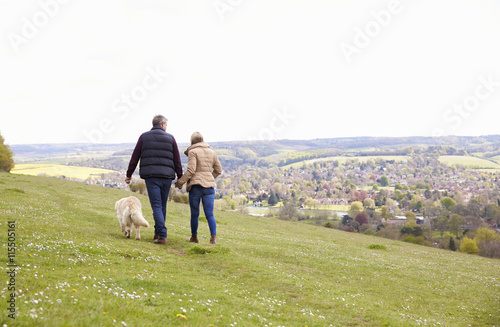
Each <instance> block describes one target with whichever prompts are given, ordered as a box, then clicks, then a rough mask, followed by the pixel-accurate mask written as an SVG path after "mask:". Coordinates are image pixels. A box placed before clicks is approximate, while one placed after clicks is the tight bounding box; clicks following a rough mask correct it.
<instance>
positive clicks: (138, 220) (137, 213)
mask: <svg viewBox="0 0 500 327" xmlns="http://www.w3.org/2000/svg"><path fill="white" fill-rule="evenodd" d="M130 217H132V221H133V222H134V225H136V226H142V227H146V228H147V227H149V223H148V221H147V220H146V219H144V217H143V216H142V212H141V210H132V212H131V215H130Z"/></svg>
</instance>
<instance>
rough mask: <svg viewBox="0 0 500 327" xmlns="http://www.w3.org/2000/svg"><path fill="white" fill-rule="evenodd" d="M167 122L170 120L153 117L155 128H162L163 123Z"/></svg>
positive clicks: (159, 116) (160, 116)
mask: <svg viewBox="0 0 500 327" xmlns="http://www.w3.org/2000/svg"><path fill="white" fill-rule="evenodd" d="M167 121H168V119H167V118H165V117H164V116H162V115H156V116H154V117H153V126H160V125H161V124H162V123H166V122H167Z"/></svg>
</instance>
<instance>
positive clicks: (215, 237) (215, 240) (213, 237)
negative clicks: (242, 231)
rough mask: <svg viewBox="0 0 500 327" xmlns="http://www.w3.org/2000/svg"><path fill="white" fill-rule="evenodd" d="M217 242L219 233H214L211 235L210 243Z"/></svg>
mask: <svg viewBox="0 0 500 327" xmlns="http://www.w3.org/2000/svg"><path fill="white" fill-rule="evenodd" d="M216 243H217V235H212V236H211V237H210V244H216Z"/></svg>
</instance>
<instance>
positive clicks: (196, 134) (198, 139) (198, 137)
mask: <svg viewBox="0 0 500 327" xmlns="http://www.w3.org/2000/svg"><path fill="white" fill-rule="evenodd" d="M200 142H203V135H201V133H200V132H194V133H193V135H191V145H193V144H196V143H200Z"/></svg>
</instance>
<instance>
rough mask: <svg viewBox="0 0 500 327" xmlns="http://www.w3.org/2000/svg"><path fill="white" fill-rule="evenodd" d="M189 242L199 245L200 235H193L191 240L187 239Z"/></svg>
mask: <svg viewBox="0 0 500 327" xmlns="http://www.w3.org/2000/svg"><path fill="white" fill-rule="evenodd" d="M187 241H188V242H193V243H199V241H198V235H191V238H188V239H187Z"/></svg>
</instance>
